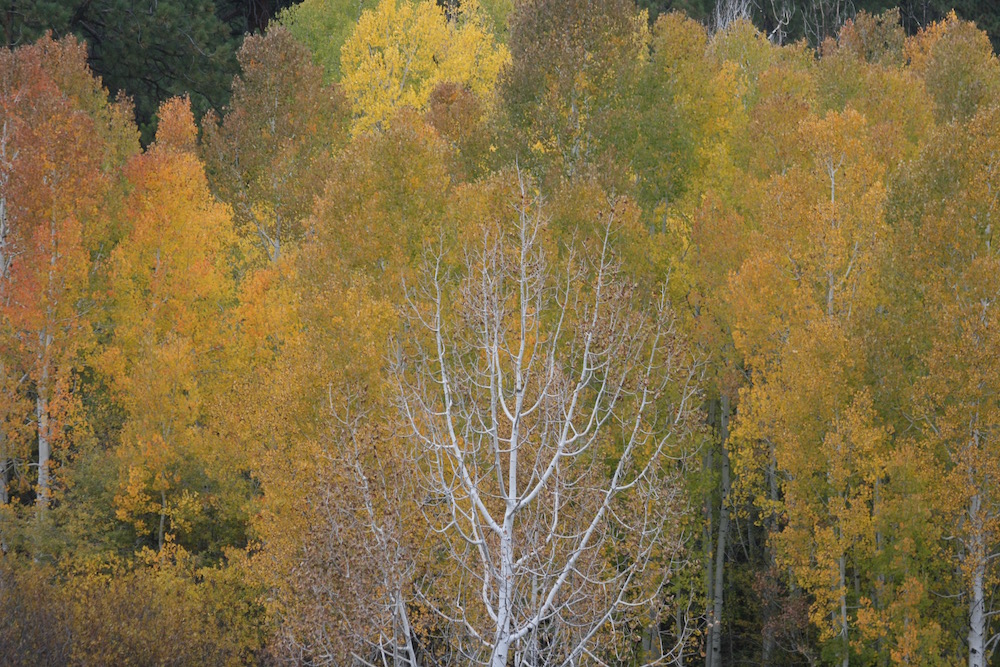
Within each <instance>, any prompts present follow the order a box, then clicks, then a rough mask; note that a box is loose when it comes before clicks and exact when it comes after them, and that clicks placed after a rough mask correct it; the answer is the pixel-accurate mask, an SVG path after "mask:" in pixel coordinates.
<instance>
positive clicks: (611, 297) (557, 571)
mask: <svg viewBox="0 0 1000 667" xmlns="http://www.w3.org/2000/svg"><path fill="white" fill-rule="evenodd" d="M517 185H518V187H517V188H515V189H513V190H514V194H513V195H512V197H511V202H510V206H509V207H508V208H507V210H506V211H503V212H502V213H498V214H496V215H495V217H494V219H489V220H486V221H482V223H481V225H480V224H478V223H477V225H478V226H476V227H475V230H476V231H473V232H470V233H467V236H466V238H468V237H469V236H473V237H476V240H475V241H471V242H468V243H466V245H465V246H464V247H463V248H461V249H460V251H459V252H458V253H457V254H458V256H459V257H461V260H460V261H456V260H455V259H454V257H455V255H456V253H449V252H446V248H444V247H441V248H439V250H438V251H437V252H434V253H429V258H428V260H427V264H426V267H425V272H424V277H425V279H426V280H425V281H424V282H423V283H421V284H420V285H419V286H418V287H417V288H416V289H411V290H408V302H409V305H410V314H411V317H410V320H409V327H408V332H409V333H408V335H407V336H406V337H405V338H404V339H403V340H402V341H401V344H400V345H399V346H398V349H397V356H396V359H397V361H396V368H395V375H396V378H397V381H398V386H399V399H400V406H401V411H402V414H403V417H404V423H405V425H406V426H407V427H408V428H409V436H410V438H411V441H412V442H413V443H414V445H415V447H414V452H415V453H416V455H417V457H418V458H417V459H416V464H417V470H419V473H420V475H419V479H420V480H421V482H422V483H423V485H424V502H423V507H424V514H425V516H426V517H427V519H428V521H429V522H430V526H431V527H432V529H433V530H434V531H435V533H436V534H437V535H439V536H440V538H441V540H442V542H441V543H442V548H443V550H442V552H441V553H442V555H441V556H440V563H441V567H448V568H450V575H449V578H448V585H445V584H444V583H442V581H441V580H438V582H437V585H436V587H435V588H434V589H433V590H432V589H429V588H421V587H417V589H416V592H415V595H416V596H417V598H416V600H415V602H416V603H417V604H419V605H421V606H422V607H423V608H426V609H430V610H432V611H433V612H434V613H435V614H436V615H437V616H438V617H439V618H440V619H443V620H444V621H445V622H446V623H447V624H449V626H450V627H451V628H452V629H453V634H454V637H455V639H454V641H453V645H452V651H453V654H454V655H455V656H456V659H457V660H459V661H460V662H461V664H489V665H492V666H493V667H507V666H508V665H510V664H514V665H518V666H522V665H523V666H525V667H527V666H538V665H577V664H581V662H588V663H593V662H597V663H598V664H604V661H606V660H608V659H611V660H614V659H616V657H621V656H620V655H619V656H616V655H615V654H616V653H619V654H620V652H622V651H628V652H630V658H629V659H630V660H636V658H637V657H638V658H642V659H643V660H645V662H646V664H657V663H666V662H669V661H671V660H675V659H676V658H677V654H678V653H679V652H680V650H681V647H682V646H683V644H684V642H685V641H686V640H687V639H688V635H689V633H688V631H687V629H686V628H685V629H683V631H682V632H681V633H679V634H680V637H679V639H678V638H676V637H674V640H673V641H674V642H675V643H673V644H672V645H671V646H661V645H657V646H655V647H653V648H647V649H646V650H645V651H642V649H640V648H637V644H638V642H636V641H634V639H632V638H634V637H638V636H639V635H640V634H641V630H642V629H643V628H644V627H648V626H649V625H650V623H652V622H653V621H654V619H657V618H658V614H659V610H660V609H661V608H662V607H663V606H664V604H665V598H666V595H665V586H666V584H667V583H668V582H669V581H670V579H671V577H672V575H673V574H674V573H675V572H676V571H677V568H678V567H680V563H681V560H680V559H681V558H682V554H683V547H684V544H683V543H684V536H683V534H682V529H681V526H680V523H681V518H682V516H683V515H684V513H685V512H686V511H687V507H686V500H685V494H684V492H683V489H682V488H681V485H680V482H679V478H678V471H679V469H680V468H681V466H682V465H683V464H684V463H685V462H686V460H687V457H688V456H689V454H690V452H689V451H688V449H689V446H690V444H691V443H692V442H693V440H694V439H693V437H692V436H693V434H694V431H695V430H696V429H697V419H696V418H695V414H694V410H695V408H694V406H695V405H696V403H697V402H698V401H699V400H700V399H699V396H700V372H701V371H700V365H699V364H698V363H695V361H694V360H693V359H692V357H691V355H690V354H689V351H688V349H687V348H686V346H685V345H684V343H683V341H682V340H681V339H680V337H679V335H678V334H677V332H676V330H675V325H674V317H673V314H672V311H671V309H670V307H669V304H668V302H667V299H666V298H665V296H664V295H663V293H661V295H660V296H659V298H658V299H655V298H654V299H653V301H654V304H653V305H652V306H647V304H645V303H643V302H642V300H641V299H640V298H639V297H638V290H637V287H636V285H635V284H634V283H633V282H632V281H630V280H629V279H628V278H627V277H626V276H625V274H624V273H623V271H622V268H621V265H620V263H619V262H618V261H617V260H616V258H615V255H614V252H613V239H614V237H615V233H616V227H617V225H618V221H617V219H616V203H615V202H613V201H612V202H610V203H609V210H608V211H607V212H606V213H605V214H603V216H602V218H603V219H602V220H601V222H600V224H598V225H597V227H598V228H599V230H600V231H599V233H598V234H596V235H594V237H593V238H589V239H586V234H577V235H576V236H574V240H572V241H569V242H566V243H564V244H559V243H558V242H557V239H556V235H555V234H553V233H552V231H551V230H550V229H549V226H548V224H547V220H546V217H545V215H544V212H543V202H542V201H541V199H540V197H538V196H530V195H529V194H528V187H527V185H526V183H525V181H524V179H523V177H521V175H520V174H518V178H517ZM655 634H656V643H658V644H662V643H664V642H663V640H662V636H661V635H659V633H655ZM645 643H646V644H647V646H648V644H649V642H645ZM639 652H642V653H644V655H642V656H638V655H637V653H639ZM630 664H636V663H635V662H632V663H630Z"/></svg>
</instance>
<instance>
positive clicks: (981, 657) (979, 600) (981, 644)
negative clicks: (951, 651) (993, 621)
mask: <svg viewBox="0 0 1000 667" xmlns="http://www.w3.org/2000/svg"><path fill="white" fill-rule="evenodd" d="M969 504H970V507H969V516H970V517H971V519H972V523H973V526H974V530H975V532H974V533H973V538H972V542H973V544H972V549H971V552H972V553H971V556H972V558H973V559H975V560H974V563H973V567H972V581H971V582H970V588H971V590H970V591H969V667H985V666H986V596H985V592H984V589H985V579H986V558H985V551H986V549H985V548H984V547H985V545H984V544H983V535H982V533H981V532H980V531H979V530H976V528H978V527H979V526H978V525H977V524H980V522H981V521H982V517H981V516H980V513H981V511H982V508H981V504H982V501H981V499H980V497H979V495H978V494H977V495H974V496H972V499H971V500H970V503H969Z"/></svg>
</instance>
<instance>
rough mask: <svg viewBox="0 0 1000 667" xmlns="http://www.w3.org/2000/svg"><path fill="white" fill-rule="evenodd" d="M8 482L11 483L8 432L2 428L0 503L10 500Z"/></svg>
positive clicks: (0, 444) (0, 441)
mask: <svg viewBox="0 0 1000 667" xmlns="http://www.w3.org/2000/svg"><path fill="white" fill-rule="evenodd" d="M8 484H10V459H9V458H7V433H6V432H5V431H4V430H3V429H0V505H6V504H7V503H8V502H10V496H9V495H8V490H7V485H8Z"/></svg>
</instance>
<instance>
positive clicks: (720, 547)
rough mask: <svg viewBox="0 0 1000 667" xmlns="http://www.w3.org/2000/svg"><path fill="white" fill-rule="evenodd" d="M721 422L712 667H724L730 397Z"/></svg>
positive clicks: (724, 397)
mask: <svg viewBox="0 0 1000 667" xmlns="http://www.w3.org/2000/svg"><path fill="white" fill-rule="evenodd" d="M721 404H722V405H721V415H720V418H719V434H720V440H721V442H722V502H721V504H720V506H719V537H718V542H717V544H716V550H715V582H714V584H713V589H714V591H713V593H714V594H713V598H712V628H711V640H712V643H711V651H710V654H711V656H712V659H711V665H712V667H720V666H721V665H722V605H723V596H724V593H723V579H724V576H725V569H726V546H727V542H728V540H729V491H730V480H729V447H728V440H729V397H728V396H725V395H723V397H722V400H721Z"/></svg>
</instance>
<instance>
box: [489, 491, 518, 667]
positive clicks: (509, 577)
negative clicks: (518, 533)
mask: <svg viewBox="0 0 1000 667" xmlns="http://www.w3.org/2000/svg"><path fill="white" fill-rule="evenodd" d="M507 514H508V516H507V517H506V518H505V521H504V526H503V534H502V535H501V536H500V581H499V582H497V589H498V593H499V594H498V595H497V634H496V639H495V641H494V644H493V656H492V657H491V658H490V665H491V666H492V667H507V655H508V654H509V653H510V625H511V606H512V605H513V600H512V597H513V593H514V591H513V590H512V589H513V583H514V544H513V539H512V533H513V530H514V525H513V524H514V521H513V516H511V512H510V511H509V510H508V512H507Z"/></svg>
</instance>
